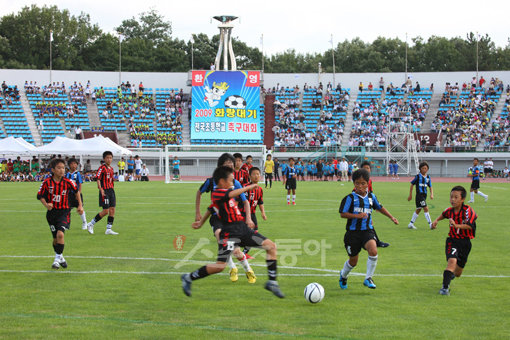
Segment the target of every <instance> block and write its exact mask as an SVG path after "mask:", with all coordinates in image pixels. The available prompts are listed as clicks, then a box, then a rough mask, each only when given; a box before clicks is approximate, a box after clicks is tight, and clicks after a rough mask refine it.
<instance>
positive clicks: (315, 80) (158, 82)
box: [0, 70, 510, 93]
mask: <svg viewBox="0 0 510 340" xmlns="http://www.w3.org/2000/svg"><path fill="white" fill-rule="evenodd" d="M475 75H476V73H475V72H474V71H473V72H418V73H409V74H408V76H410V77H411V78H412V80H413V82H416V81H418V82H420V84H421V87H429V86H430V84H432V83H434V88H435V89H436V91H442V90H443V89H444V85H445V83H446V82H450V83H456V82H458V83H459V85H462V83H463V82H469V81H470V80H471V79H472V77H474V76H475ZM479 76H483V77H484V78H485V79H487V80H490V78H491V77H497V78H499V79H501V80H502V81H503V82H504V84H510V71H487V72H479ZM380 77H383V78H384V80H385V84H386V85H388V84H389V83H390V82H392V83H393V85H394V86H401V85H402V83H403V82H404V81H405V73H403V72H401V73H337V74H336V75H335V80H336V82H337V83H341V85H342V87H344V88H350V89H351V90H352V91H353V92H352V93H356V92H357V91H358V85H359V82H360V81H362V82H363V84H364V85H365V87H366V86H368V83H369V82H372V84H373V85H374V87H378V86H379V85H378V84H379V79H380ZM52 79H53V81H55V82H56V81H59V82H62V81H63V82H65V83H66V84H67V85H71V84H72V83H73V82H75V81H77V82H81V83H82V84H86V83H87V81H88V80H90V81H91V83H92V85H93V86H108V87H113V86H117V85H118V84H119V72H92V71H52ZM121 79H122V81H129V82H130V83H135V84H137V85H138V83H140V82H143V84H144V85H145V86H146V87H150V88H157V87H171V88H182V89H184V92H190V91H189V87H188V86H187V85H186V81H187V79H188V73H185V72H181V73H163V72H122V75H121ZM3 80H5V81H6V82H7V83H8V84H12V85H18V87H22V86H23V85H24V84H25V80H28V81H29V82H30V81H31V80H32V81H37V83H38V84H40V85H44V84H48V83H49V81H50V71H48V70H2V73H1V78H0V81H3ZM263 80H264V87H266V88H269V87H275V86H277V84H280V86H295V85H298V86H299V87H300V88H303V85H304V84H305V83H307V84H308V85H310V86H316V85H318V84H319V76H318V74H317V73H301V74H298V73H296V74H292V73H265V74H264V78H263ZM320 81H321V82H322V83H323V84H324V85H326V84H327V83H328V82H331V83H333V74H332V73H324V74H321V76H320ZM413 84H414V83H413Z"/></svg>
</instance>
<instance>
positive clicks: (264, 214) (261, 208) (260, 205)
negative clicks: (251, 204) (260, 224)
mask: <svg viewBox="0 0 510 340" xmlns="http://www.w3.org/2000/svg"><path fill="white" fill-rule="evenodd" d="M259 208H260V213H261V215H262V218H263V219H264V221H266V220H267V216H266V210H265V209H264V204H259Z"/></svg>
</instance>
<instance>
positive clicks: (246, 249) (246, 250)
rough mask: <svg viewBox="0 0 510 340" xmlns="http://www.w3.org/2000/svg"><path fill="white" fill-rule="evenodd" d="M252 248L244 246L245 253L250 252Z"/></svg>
mask: <svg viewBox="0 0 510 340" xmlns="http://www.w3.org/2000/svg"><path fill="white" fill-rule="evenodd" d="M250 249H251V248H250V247H244V249H243V253H244V254H248V252H249V251H250Z"/></svg>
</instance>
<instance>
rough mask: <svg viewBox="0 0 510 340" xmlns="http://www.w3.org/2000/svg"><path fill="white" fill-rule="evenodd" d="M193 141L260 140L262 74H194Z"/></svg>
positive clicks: (212, 72)
mask: <svg viewBox="0 0 510 340" xmlns="http://www.w3.org/2000/svg"><path fill="white" fill-rule="evenodd" d="M191 85H192V89H191V95H192V105H191V139H192V140H196V139H228V140H261V139H262V134H261V130H260V116H259V113H260V112H259V109H260V72H258V71H193V72H192V82H191Z"/></svg>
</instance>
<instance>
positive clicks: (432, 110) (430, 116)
mask: <svg viewBox="0 0 510 340" xmlns="http://www.w3.org/2000/svg"><path fill="white" fill-rule="evenodd" d="M442 96H443V93H442V92H435V93H434V94H433V95H432V100H431V101H430V105H429V109H428V111H427V116H426V117H425V120H424V121H423V125H422V129H421V132H423V133H429V132H432V131H431V130H430V125H431V124H432V122H433V121H434V118H436V115H437V111H438V109H439V102H440V101H441V97H442Z"/></svg>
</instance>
